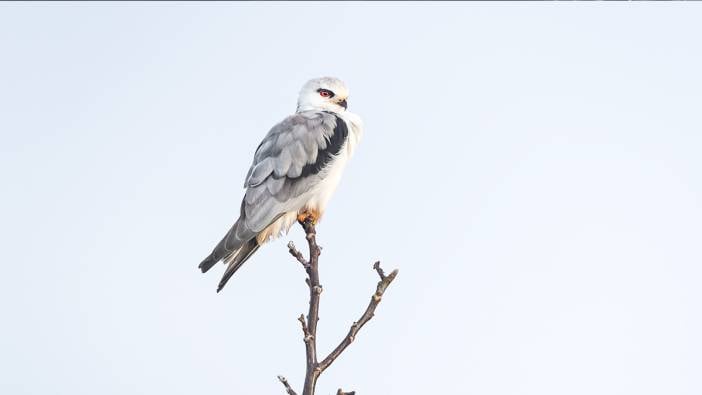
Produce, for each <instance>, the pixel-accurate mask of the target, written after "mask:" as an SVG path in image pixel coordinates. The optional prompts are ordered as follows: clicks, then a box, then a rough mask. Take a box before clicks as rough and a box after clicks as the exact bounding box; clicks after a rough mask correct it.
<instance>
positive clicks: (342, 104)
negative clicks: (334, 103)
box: [339, 99, 349, 110]
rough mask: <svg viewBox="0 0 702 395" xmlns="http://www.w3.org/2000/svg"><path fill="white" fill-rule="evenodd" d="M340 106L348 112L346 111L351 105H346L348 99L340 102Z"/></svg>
mask: <svg viewBox="0 0 702 395" xmlns="http://www.w3.org/2000/svg"><path fill="white" fill-rule="evenodd" d="M339 105H340V106H341V107H344V110H346V109H347V108H348V107H349V105H348V104H347V103H346V99H344V100H342V101H340V102H339Z"/></svg>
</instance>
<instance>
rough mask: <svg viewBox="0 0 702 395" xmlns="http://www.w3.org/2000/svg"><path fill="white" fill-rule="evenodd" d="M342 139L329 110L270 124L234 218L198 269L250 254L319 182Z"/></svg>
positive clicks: (340, 125) (343, 132)
mask: <svg viewBox="0 0 702 395" xmlns="http://www.w3.org/2000/svg"><path fill="white" fill-rule="evenodd" d="M347 136H348V128H347V125H346V123H345V122H344V121H343V120H342V119H340V118H339V117H337V116H336V115H334V114H332V113H328V112H302V113H298V114H295V115H292V116H290V117H288V118H286V119H285V120H283V121H282V122H280V123H279V124H277V125H276V126H274V127H273V128H272V129H271V130H270V131H269V132H268V134H267V135H266V137H264V139H263V141H261V144H260V145H259V146H258V148H257V149H256V153H255V154H254V159H253V163H252V165H251V168H250V169H249V172H248V174H247V175H246V180H245V182H244V187H245V188H246V195H245V196H244V199H243V201H242V202H241V210H240V213H239V219H238V220H237V221H236V223H234V225H233V226H232V227H231V228H230V229H229V231H228V232H227V234H226V235H225V236H224V238H223V239H222V240H221V241H220V242H219V244H217V246H216V247H215V248H214V250H213V251H212V253H211V254H210V255H209V256H208V257H207V258H205V260H203V261H202V263H200V266H199V267H200V269H202V271H203V272H206V271H207V270H209V269H210V268H211V267H212V266H214V264H215V263H217V262H219V261H220V260H222V259H228V258H232V257H235V254H239V253H241V252H242V251H241V250H242V249H247V250H250V249H251V245H252V244H251V241H252V240H253V239H255V237H256V235H258V233H260V232H261V231H263V230H264V229H265V228H266V227H267V226H268V225H270V224H271V223H273V222H274V221H275V220H276V219H278V218H279V217H280V216H281V215H283V214H285V213H286V212H288V211H291V210H295V209H297V207H296V206H295V205H296V204H297V203H298V202H296V201H295V200H296V198H298V197H299V196H300V195H302V194H303V193H305V192H306V191H309V190H310V189H311V188H313V187H314V186H315V185H316V184H317V183H319V182H320V181H321V180H322V175H323V173H322V171H323V170H324V168H325V167H326V165H327V164H329V162H330V161H331V159H332V157H333V156H334V155H336V154H338V153H339V151H340V149H341V147H342V146H343V144H344V142H345V141H346V138H347ZM247 246H248V248H243V247H247Z"/></svg>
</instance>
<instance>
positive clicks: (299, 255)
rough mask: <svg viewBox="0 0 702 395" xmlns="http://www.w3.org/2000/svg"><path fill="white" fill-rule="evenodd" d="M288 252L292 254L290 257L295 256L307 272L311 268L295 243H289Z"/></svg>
mask: <svg viewBox="0 0 702 395" xmlns="http://www.w3.org/2000/svg"><path fill="white" fill-rule="evenodd" d="M288 251H289V252H290V255H292V256H294V257H295V259H297V261H298V262H300V263H301V264H302V267H304V268H305V270H307V269H308V268H309V267H310V264H309V263H307V260H305V257H304V256H303V255H302V253H301V252H300V251H298V249H297V248H295V243H293V242H292V241H290V242H288Z"/></svg>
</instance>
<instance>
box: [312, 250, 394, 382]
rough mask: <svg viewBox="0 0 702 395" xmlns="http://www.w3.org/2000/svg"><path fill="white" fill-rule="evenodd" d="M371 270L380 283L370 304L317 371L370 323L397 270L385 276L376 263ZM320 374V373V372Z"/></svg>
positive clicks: (323, 367)
mask: <svg viewBox="0 0 702 395" xmlns="http://www.w3.org/2000/svg"><path fill="white" fill-rule="evenodd" d="M373 268H374V269H375V270H376V271H377V272H378V275H379V276H380V281H378V286H377V287H376V289H375V293H374V294H373V296H372V297H371V300H370V303H368V307H366V311H365V312H363V315H361V318H359V319H358V321H356V322H354V323H353V325H351V329H349V333H348V334H347V335H346V337H345V338H344V339H343V340H342V341H341V343H339V345H338V346H336V348H335V349H334V351H332V352H331V353H329V355H328V356H327V357H326V358H324V359H323V360H322V362H320V363H319V369H320V370H321V371H322V372H323V371H324V370H326V369H327V368H328V367H329V366H330V365H331V364H332V363H333V362H334V361H335V360H336V359H337V358H338V357H339V355H341V353H342V352H344V350H345V349H346V347H348V346H349V345H350V344H351V343H352V342H353V341H354V339H355V338H356V334H357V333H358V331H360V330H361V328H363V325H365V324H366V322H368V321H370V319H371V318H373V315H374V314H375V309H376V307H378V304H380V301H381V300H382V299H383V294H384V293H385V290H386V289H387V288H388V286H389V285H390V283H392V281H393V280H394V279H395V277H397V273H398V270H397V269H395V270H393V271H392V272H390V274H388V275H387V276H386V275H385V273H384V272H383V269H381V268H380V262H376V263H375V264H374V265H373ZM320 373H321V372H320Z"/></svg>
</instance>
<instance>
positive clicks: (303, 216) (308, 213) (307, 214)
mask: <svg viewBox="0 0 702 395" xmlns="http://www.w3.org/2000/svg"><path fill="white" fill-rule="evenodd" d="M307 221H310V222H312V225H317V221H319V213H317V212H316V211H313V210H305V211H302V212H300V213H299V214H297V222H299V223H301V224H302V223H305V222H307Z"/></svg>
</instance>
